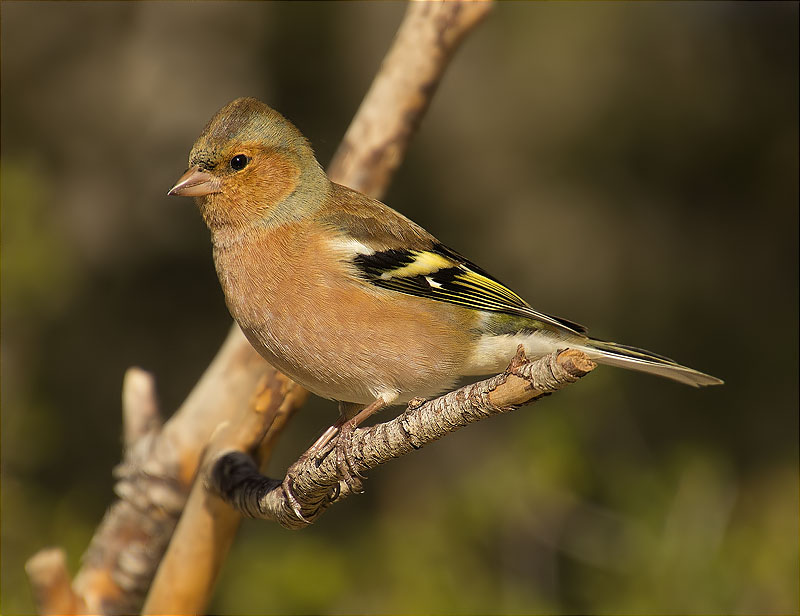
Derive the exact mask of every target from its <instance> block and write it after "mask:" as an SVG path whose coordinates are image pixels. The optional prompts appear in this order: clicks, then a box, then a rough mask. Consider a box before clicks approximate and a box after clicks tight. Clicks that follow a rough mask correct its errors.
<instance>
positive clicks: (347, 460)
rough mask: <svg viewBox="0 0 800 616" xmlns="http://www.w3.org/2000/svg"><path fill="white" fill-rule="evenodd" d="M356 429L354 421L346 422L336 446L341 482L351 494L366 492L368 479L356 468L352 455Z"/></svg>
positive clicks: (337, 468)
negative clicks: (351, 450)
mask: <svg viewBox="0 0 800 616" xmlns="http://www.w3.org/2000/svg"><path fill="white" fill-rule="evenodd" d="M355 429H356V424H355V422H353V421H346V422H344V423H343V424H342V425H341V427H340V428H339V434H338V436H337V437H336V445H335V451H336V470H337V472H338V474H339V480H340V482H344V484H345V485H346V486H347V488H348V490H349V491H350V492H351V493H353V494H360V493H361V492H363V491H364V481H363V480H364V479H366V477H365V476H364V475H362V474H361V473H360V472H359V471H358V469H357V468H356V467H355V465H354V464H353V459H352V456H351V455H350V445H351V443H352V442H353V433H354V432H355Z"/></svg>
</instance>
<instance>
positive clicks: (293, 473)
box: [281, 452, 311, 524]
mask: <svg viewBox="0 0 800 616" xmlns="http://www.w3.org/2000/svg"><path fill="white" fill-rule="evenodd" d="M306 460H308V452H306V453H304V454H303V455H302V456H300V458H299V459H298V460H297V462H295V463H294V464H292V465H291V466H290V467H289V468H288V469H287V470H286V477H284V478H283V483H281V488H282V489H283V495H284V497H285V498H286V502H287V503H288V504H289V508H290V509H291V510H292V512H293V513H294V514H295V515H296V516H297V518H298V519H299V520H301V521H303V522H305V523H306V524H311V522H310V521H308V520H307V519H306V518H305V516H304V515H303V507H302V505H301V504H300V501H299V500H297V497H296V496H295V495H294V483H295V478H296V477H297V475H298V473H299V471H300V468H301V467H302V465H303V464H304V463H305V462H306Z"/></svg>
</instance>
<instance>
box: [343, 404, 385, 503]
mask: <svg viewBox="0 0 800 616" xmlns="http://www.w3.org/2000/svg"><path fill="white" fill-rule="evenodd" d="M386 404H387V401H386V400H385V399H384V398H383V397H380V398H377V399H376V400H375V401H374V402H372V403H371V404H368V405H367V406H365V407H364V408H362V409H361V410H360V411H358V412H357V413H355V414H354V415H352V416H351V417H350V418H349V419H347V420H346V421H344V422H342V423H341V425H340V426H339V430H338V432H339V434H338V436H337V437H336V468H337V470H338V471H339V477H340V478H341V480H342V481H344V482H345V483H346V484H347V486H348V488H350V491H351V492H354V493H355V492H361V491H362V485H361V480H362V479H364V476H363V475H362V474H361V473H359V472H358V471H356V470H355V468H354V467H353V462H352V460H351V459H350V455H349V453H348V448H349V445H350V442H351V441H352V438H353V431H354V430H355V429H356V428H357V427H358V426H359V424H360V423H361V422H362V421H364V420H365V419H367V418H368V417H370V416H371V415H372V414H374V413H377V412H378V411H380V410H381V409H382V408H383V407H385V406H386ZM356 408H358V407H356ZM352 409H353V405H348V406H345V403H341V404H340V405H339V413H340V416H339V419H342V418H345V417H347V416H349V415H351V414H352ZM348 411H349V412H348Z"/></svg>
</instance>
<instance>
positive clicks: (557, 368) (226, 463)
mask: <svg viewBox="0 0 800 616" xmlns="http://www.w3.org/2000/svg"><path fill="white" fill-rule="evenodd" d="M594 367H595V364H594V362H592V360H591V359H589V357H588V356H587V355H585V354H584V353H583V352H581V351H577V350H572V349H568V350H565V351H560V352H556V353H551V354H550V355H547V356H545V357H542V358H540V359H538V360H536V361H532V362H529V361H527V360H526V358H525V354H524V351H523V349H522V346H520V347H519V348H518V350H517V355H516V357H515V358H514V359H513V360H512V362H511V364H510V365H509V367H508V368H507V369H506V371H505V372H503V373H502V374H499V375H497V376H495V377H492V378H490V379H487V380H485V381H480V382H478V383H474V384H472V385H468V386H466V387H462V388H461V389H458V390H456V391H453V392H450V393H449V394H446V395H444V396H441V397H439V398H436V399H435V400H431V401H429V402H425V401H424V400H416V401H414V400H412V401H411V403H409V405H408V408H407V409H406V411H405V412H404V413H402V414H401V415H400V416H398V417H396V418H395V419H393V420H391V421H388V422H386V423H382V424H378V425H375V426H371V427H369V428H358V429H356V430H355V432H354V434H353V438H352V440H351V441H350V443H349V444H348V457H349V459H350V461H351V464H352V467H353V471H354V472H356V473H364V472H366V471H368V470H370V469H372V468H375V467H376V466H378V465H380V464H383V463H385V462H387V461H389V460H391V459H394V458H397V457H400V456H403V455H405V454H407V453H409V452H411V451H413V450H415V449H420V448H421V447H424V446H425V445H427V444H428V443H430V442H432V441H435V440H437V439H439V438H442V437H443V436H445V435H447V434H449V433H451V432H454V431H456V430H458V429H460V428H462V427H464V426H466V425H468V424H470V423H473V422H476V421H480V420H481V419H485V418H487V417H490V416H492V415H497V414H499V413H506V412H508V411H512V410H514V409H517V408H519V407H520V406H522V405H524V404H528V403H530V402H533V401H535V400H537V399H539V398H541V397H543V396H544V395H546V394H549V393H552V392H554V391H557V390H559V389H561V388H563V387H565V386H566V385H569V384H570V383H574V382H575V381H577V380H578V379H579V378H581V377H582V376H584V375H586V374H588V373H589V372H590V371H591V370H593V369H594ZM335 458H336V456H335V455H327V456H326V457H325V458H324V459H323V460H321V461H320V460H317V459H309V460H305V461H304V462H302V463H300V465H299V467H295V468H293V473H294V477H293V482H292V492H293V494H294V497H295V498H296V499H297V502H298V503H299V504H300V507H301V511H300V515H298V514H297V513H296V512H295V510H294V509H293V507H292V505H291V504H290V503H289V500H288V499H287V495H286V493H285V492H284V488H283V486H282V483H283V482H282V481H280V480H275V479H270V478H268V477H264V476H262V475H260V474H259V472H258V468H257V466H256V464H255V463H254V462H253V460H252V459H251V458H250V457H248V456H247V455H245V454H243V453H241V452H240V451H233V452H232V451H227V452H224V453H222V454H221V455H220V456H219V458H218V460H217V461H216V462H215V464H214V465H213V466H212V467H211V468H210V472H209V475H208V479H207V481H208V484H209V486H210V487H211V488H212V489H214V490H215V491H216V492H217V493H218V494H220V495H221V496H222V498H224V499H225V500H226V501H227V502H229V503H231V505H233V506H234V507H236V509H237V510H239V511H240V512H241V513H242V515H246V516H249V517H253V518H261V519H265V520H276V521H277V522H279V523H280V524H281V525H282V526H284V527H286V528H291V529H297V528H303V527H305V526H307V525H308V524H311V523H313V522H314V521H315V520H316V519H317V518H318V517H319V516H320V515H321V514H322V513H323V512H324V511H325V510H326V509H327V508H328V507H329V506H330V505H331V504H333V503H335V502H338V501H340V500H342V499H343V498H346V497H347V496H348V495H349V493H350V492H349V490H350V488H349V486H348V484H347V483H346V482H345V481H340V480H339V477H338V471H337V467H336V461H335Z"/></svg>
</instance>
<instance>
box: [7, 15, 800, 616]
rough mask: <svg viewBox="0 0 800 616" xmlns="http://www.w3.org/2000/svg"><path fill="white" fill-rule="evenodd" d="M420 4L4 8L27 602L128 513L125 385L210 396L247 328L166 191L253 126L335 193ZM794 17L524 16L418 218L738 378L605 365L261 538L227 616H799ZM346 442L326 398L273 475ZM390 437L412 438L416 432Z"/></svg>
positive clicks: (441, 142) (468, 89) (28, 605)
mask: <svg viewBox="0 0 800 616" xmlns="http://www.w3.org/2000/svg"><path fill="white" fill-rule="evenodd" d="M404 8H405V7H404V6H403V5H402V4H399V3H377V4H366V3H360V2H359V3H325V4H316V3H277V2H276V3H265V4H261V3H216V2H204V3H159V2H148V3H39V2H36V3H27V2H14V3H3V5H2V22H1V24H2V473H3V474H2V567H1V568H0V570H1V571H2V604H1V605H0V611H2V613H4V614H11V613H20V612H30V611H32V610H33V603H32V600H31V597H30V593H29V590H28V586H27V581H26V578H25V575H24V572H23V563H24V561H25V560H26V559H27V558H28V557H29V556H31V555H32V554H33V553H34V552H35V551H36V550H38V549H40V548H42V547H45V546H48V545H60V546H63V547H65V548H66V549H67V550H68V553H69V557H70V565H71V567H72V570H73V572H74V571H75V570H77V567H78V565H79V559H80V556H81V554H82V552H83V551H84V550H85V549H86V547H87V545H88V542H89V540H90V537H91V536H92V533H93V531H94V528H95V527H96V525H97V524H98V522H99V521H100V519H101V517H102V515H103V512H104V510H105V508H106V507H107V506H108V504H109V503H110V502H111V501H112V498H113V496H112V491H111V489H112V479H111V469H112V467H113V466H114V464H115V463H116V462H117V461H118V460H119V456H120V433H121V419H120V386H121V380H122V376H123V373H124V371H125V369H126V368H127V367H128V366H131V365H139V366H142V367H144V368H146V369H148V370H151V371H153V372H154V373H155V374H156V375H157V378H158V383H159V388H160V396H161V401H162V404H163V409H164V411H165V413H170V412H172V411H173V410H174V409H175V408H176V407H177V406H178V405H179V403H180V402H181V401H182V400H183V398H184V397H185V396H186V394H187V393H188V392H189V390H190V389H191V387H192V385H193V384H194V382H195V381H196V380H197V378H198V377H199V375H200V374H201V372H202V371H203V369H204V368H205V366H206V365H207V364H208V362H209V361H210V360H211V358H212V357H213V355H214V353H215V351H216V350H217V348H218V346H219V344H220V343H221V342H222V340H223V337H224V336H225V334H226V332H227V330H228V327H229V325H230V317H229V316H228V314H227V311H226V308H225V305H224V303H223V298H222V294H221V291H220V289H219V285H218V282H217V280H216V275H215V272H214V269H213V265H212V261H211V254H210V244H209V241H208V233H207V231H206V229H205V227H204V225H203V223H202V221H201V219H200V216H199V215H198V213H197V212H196V211H195V208H194V206H193V204H192V203H191V202H190V201H189V200H182V199H171V198H167V197H166V191H167V190H168V189H169V187H170V186H172V184H173V182H174V180H175V179H176V178H177V177H178V176H179V175H180V174H181V173H182V172H183V170H184V169H185V167H186V158H187V155H188V152H189V148H190V147H191V144H192V142H193V141H194V139H195V138H196V137H197V135H198V134H199V133H200V131H201V129H202V128H203V126H204V125H205V123H206V122H207V121H208V119H209V118H210V117H211V116H212V115H213V113H214V112H215V111H216V110H217V109H218V108H219V107H221V106H222V105H223V104H225V103H226V102H228V101H229V100H231V99H233V98H235V97H238V96H245V95H250V96H256V97H259V98H261V99H262V100H264V101H266V102H268V103H269V104H270V105H272V106H274V107H276V108H277V109H279V110H280V111H281V112H282V113H284V114H285V115H286V116H287V117H289V118H290V119H292V120H293V121H294V122H295V123H296V124H297V125H298V126H299V127H300V129H301V130H302V131H303V132H304V133H305V134H306V135H307V136H308V137H309V139H310V140H311V142H312V143H313V144H314V146H315V148H316V151H317V153H318V156H319V158H320V161H321V162H322V163H323V164H327V162H328V161H329V159H330V157H331V156H332V154H333V152H334V151H335V148H336V146H337V144H338V142H339V140H340V138H341V136H342V134H343V133H344V131H345V129H346V128H347V125H348V123H349V121H350V119H351V117H352V116H353V114H354V113H355V111H356V109H357V107H358V104H359V102H360V100H361V98H362V97H363V95H364V93H365V92H366V90H367V88H368V86H369V83H370V81H371V79H372V77H373V75H374V74H375V72H376V70H377V69H378V67H379V65H380V62H381V59H382V57H383V54H384V53H385V51H386V50H387V48H388V46H389V43H390V41H391V38H392V36H393V33H394V31H395V29H396V27H397V25H398V23H399V21H400V19H401V17H402V14H403V11H404ZM797 23H798V5H797V3H768V2H765V3H663V4H662V3H643V4H639V3H615V4H609V3H589V4H582V3H567V4H560V3H501V4H498V5H497V6H495V8H494V11H493V13H492V14H491V15H490V17H489V19H488V20H487V21H486V22H485V23H484V24H483V25H482V26H480V27H479V28H478V29H477V30H476V32H475V33H474V34H473V35H472V36H470V37H469V38H468V39H467V40H466V43H465V45H464V47H463V48H462V49H461V50H460V52H459V53H458V54H457V56H456V57H455V60H454V62H453V64H452V66H451V68H450V70H449V71H448V73H447V75H446V77H445V79H444V81H443V83H442V84H441V86H440V88H439V91H438V93H437V94H436V97H435V98H434V100H433V104H432V105H431V108H430V111H429V113H428V114H427V116H426V117H425V119H424V121H423V123H422V126H421V130H420V132H419V135H418V136H417V137H416V138H415V139H414V141H413V142H412V145H411V149H410V151H409V154H408V158H407V160H406V161H405V163H404V165H403V166H402V168H401V169H400V171H399V173H398V175H397V177H396V179H395V181H394V183H393V185H392V187H391V189H390V191H389V193H388V195H387V196H386V199H385V200H386V201H387V203H389V204H390V205H392V206H393V207H394V208H396V209H398V210H400V211H401V212H403V213H404V214H406V215H408V216H410V217H411V218H413V219H415V220H416V221H417V222H419V223H420V224H422V225H423V226H425V227H426V228H428V229H429V230H430V231H431V232H433V233H434V234H435V235H437V236H438V237H439V238H440V239H441V240H442V241H443V242H444V243H446V244H448V245H450V246H452V247H454V248H455V249H457V250H458V251H460V252H462V253H464V254H465V255H467V256H468V257H470V258H471V259H472V260H474V261H476V262H477V263H479V264H481V265H482V266H483V267H484V268H486V269H487V270H489V271H490V272H492V273H493V274H494V275H496V276H497V277H498V278H500V279H501V280H503V281H504V282H506V283H507V284H509V285H510V286H512V287H513V288H514V289H515V290H517V291H518V292H519V293H520V294H521V295H522V296H523V297H525V298H527V299H528V300H529V301H530V302H531V303H532V304H533V305H534V306H536V307H537V308H539V309H541V310H543V311H546V312H550V313H552V314H556V315H559V316H563V317H566V318H568V319H572V320H574V321H577V322H579V323H584V324H587V325H589V326H590V327H591V331H592V333H593V334H594V335H596V336H598V337H602V338H610V339H614V340H618V341H620V342H625V343H628V344H634V345H638V346H642V347H645V348H648V349H651V350H653V351H656V352H659V353H663V354H666V355H668V356H671V357H674V358H675V359H677V360H680V361H681V362H683V363H686V364H687V365H689V366H692V367H695V368H698V369H701V370H704V371H706V372H709V373H711V374H714V375H716V376H719V377H721V378H723V379H725V381H726V385H725V386H724V387H718V388H711V389H705V390H693V389H691V388H688V387H685V386H682V385H679V384H675V383H672V382H668V381H664V380H660V379H656V378H652V377H648V376H646V375H640V374H630V373H626V372H624V371H621V370H614V369H610V368H601V369H598V370H597V371H596V372H595V373H593V374H592V375H591V376H590V377H589V378H587V379H585V380H584V381H583V382H581V383H580V384H579V385H577V386H574V387H571V388H569V389H568V390H566V391H564V392H562V393H560V394H559V395H557V396H553V397H552V398H549V399H547V400H545V401H543V402H541V403H539V404H537V405H535V406H532V407H528V408H525V409H522V410H520V411H518V412H516V413H511V414H508V415H505V416H502V417H499V418H495V419H492V420H489V421H487V422H483V423H481V424H478V425H475V426H471V427H469V428H467V429H464V430H462V431H461V432H459V433H457V434H455V435H453V436H451V437H449V438H447V439H446V440H445V441H443V442H439V443H435V444H433V445H431V446H430V447H428V448H426V449H425V450H422V451H420V452H417V453H415V454H414V455H411V456H407V457H405V458H403V459H401V460H398V461H395V462H393V463H391V464H389V465H387V466H385V467H383V468H381V469H378V470H376V471H374V472H373V473H372V474H371V477H370V479H371V480H370V481H369V482H368V483H367V491H366V493H365V494H364V495H362V496H359V497H358V498H353V499H350V500H348V501H347V502H345V503H343V504H342V505H340V506H337V507H335V508H333V509H332V510H331V511H330V512H329V513H328V514H327V515H325V516H324V517H323V518H322V519H321V520H320V521H319V523H317V524H316V525H314V526H312V527H311V528H309V529H307V530H304V531H302V532H289V531H285V530H283V529H281V528H279V527H278V526H277V525H274V524H269V523H264V522H246V523H245V524H244V525H243V527H242V530H241V533H240V535H239V537H238V539H237V542H236V544H235V546H234V548H233V550H232V552H231V554H230V557H229V558H228V560H227V563H226V565H225V569H224V571H223V575H222V579H221V580H220V583H219V586H218V589H217V591H216V594H215V597H214V599H213V603H212V605H211V606H210V607H209V610H210V611H211V612H213V613H220V614H225V613H237V614H256V613H306V612H319V613H346V612H365V611H368V612H389V613H413V612H430V613H465V614H466V613H475V612H489V613H532V612H554V613H566V612H615V613H685V612H690V613H698V614H699V613H759V614H767V613H790V612H791V613H795V612H796V610H797V609H798V576H799V575H800V571H799V570H798V365H797V360H798V28H797ZM335 416H336V410H335V407H334V405H333V403H330V402H327V401H322V400H318V399H314V400H313V401H312V402H311V403H309V404H308V405H307V407H306V408H305V409H304V410H303V411H302V412H301V413H300V414H299V415H298V416H297V417H296V419H295V420H294V422H293V424H292V425H291V427H290V429H289V431H288V432H287V434H286V435H285V438H284V439H283V440H282V442H281V444H280V448H279V450H278V451H277V453H276V456H275V458H274V460H273V463H272V470H273V474H274V475H282V473H283V471H284V470H285V468H286V466H287V465H288V464H289V463H290V462H291V461H293V460H294V459H295V458H296V456H297V455H298V454H299V453H300V452H301V451H303V450H304V449H305V448H306V446H307V445H308V444H310V443H311V442H312V441H313V440H314V438H316V436H317V435H318V434H319V433H320V432H321V430H322V429H324V428H325V427H326V426H327V425H329V424H330V423H331V421H332V420H333V419H334V418H335ZM387 416H388V414H384V415H383V417H387Z"/></svg>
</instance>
